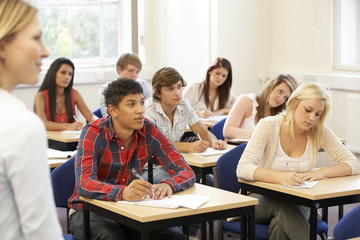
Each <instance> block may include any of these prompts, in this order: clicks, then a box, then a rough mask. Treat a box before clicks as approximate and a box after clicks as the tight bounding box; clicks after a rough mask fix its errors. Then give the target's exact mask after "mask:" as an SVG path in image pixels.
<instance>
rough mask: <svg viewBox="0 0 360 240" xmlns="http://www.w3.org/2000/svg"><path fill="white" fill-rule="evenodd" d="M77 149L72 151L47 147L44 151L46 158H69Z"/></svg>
mask: <svg viewBox="0 0 360 240" xmlns="http://www.w3.org/2000/svg"><path fill="white" fill-rule="evenodd" d="M76 152H77V150H74V151H59V150H55V149H52V148H48V149H47V151H46V154H47V157H48V158H70V157H73V156H75V154H76Z"/></svg>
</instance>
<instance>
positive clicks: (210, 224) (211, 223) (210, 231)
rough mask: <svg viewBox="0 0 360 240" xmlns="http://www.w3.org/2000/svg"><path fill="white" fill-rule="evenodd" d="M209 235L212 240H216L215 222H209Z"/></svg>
mask: <svg viewBox="0 0 360 240" xmlns="http://www.w3.org/2000/svg"><path fill="white" fill-rule="evenodd" d="M209 235H210V240H214V222H213V221H210V222H209Z"/></svg>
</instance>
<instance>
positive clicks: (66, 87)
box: [35, 58, 96, 130]
mask: <svg viewBox="0 0 360 240" xmlns="http://www.w3.org/2000/svg"><path fill="white" fill-rule="evenodd" d="M74 71H75V66H74V64H73V63H72V62H71V61H70V60H69V59H67V58H58V59H56V60H55V61H54V62H53V63H52V64H51V65H50V68H49V70H48V72H47V73H46V76H45V78H44V81H43V83H42V84H41V86H40V88H39V91H38V93H37V94H36V96H35V112H36V114H37V115H39V117H40V118H41V119H42V120H43V122H44V124H45V126H46V129H47V130H80V129H81V128H82V126H83V125H84V123H82V122H79V121H78V120H77V117H76V110H75V106H77V107H78V109H79V110H80V112H81V113H82V115H83V116H84V117H85V119H86V120H87V121H88V122H91V121H93V120H94V119H96V117H95V116H94V115H93V114H92V112H91V111H90V109H89V108H88V107H87V106H86V104H85V102H84V100H83V98H82V97H81V94H80V92H79V91H77V90H76V89H74V88H73V82H74Z"/></svg>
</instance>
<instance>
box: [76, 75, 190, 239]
mask: <svg viewBox="0 0 360 240" xmlns="http://www.w3.org/2000/svg"><path fill="white" fill-rule="evenodd" d="M104 95H105V102H106V105H107V108H108V112H109V116H108V117H107V118H104V119H98V120H96V121H94V122H91V123H90V124H88V125H86V126H85V127H84V129H83V130H82V132H81V136H80V140H79V145H78V151H77V156H76V159H75V177H76V183H75V190H74V193H73V195H72V196H71V197H70V199H69V207H70V208H71V209H70V220H69V224H70V231H71V233H72V235H73V236H74V238H75V239H81V238H82V223H83V219H82V216H83V212H82V202H81V200H80V199H79V196H84V197H87V198H93V199H101V200H109V201H117V200H126V201H134V200H141V199H144V198H146V197H147V196H150V197H153V198H155V199H161V198H164V197H166V196H171V195H172V193H173V192H178V191H181V190H185V189H187V188H189V187H190V186H192V185H193V184H194V182H195V177H194V172H193V171H192V170H191V168H190V167H189V166H188V165H187V163H186V162H185V161H184V159H183V158H182V156H181V155H180V154H179V153H178V152H177V151H176V150H175V149H174V148H173V146H172V145H171V144H170V143H169V141H168V139H167V138H166V137H165V136H164V134H163V133H162V132H160V131H159V129H158V127H157V126H156V125H155V124H154V123H152V122H150V121H148V120H147V119H145V118H144V96H143V90H142V88H141V86H140V84H139V83H137V82H135V81H133V80H131V79H121V80H116V81H113V82H112V83H110V85H109V86H108V87H107V89H106V90H105V92H104ZM151 156H154V157H155V159H156V160H157V162H158V163H159V164H161V165H162V166H163V167H164V168H165V169H166V170H167V172H168V173H169V174H170V175H171V178H169V179H166V180H164V181H162V182H161V183H160V184H156V185H152V184H150V183H149V182H146V181H144V180H140V179H136V176H135V175H134V173H132V169H135V170H136V172H138V173H141V171H142V169H143V167H144V165H145V164H146V163H147V161H148V159H150V157H151ZM90 229H91V239H121V240H122V239H129V240H132V239H136V238H137V237H138V232H137V231H134V230H132V229H129V228H126V227H125V226H120V225H119V224H117V223H116V222H114V221H112V220H110V219H107V218H105V217H102V216H99V215H97V214H95V213H90ZM150 237H151V239H186V236H185V235H184V234H183V233H182V231H181V230H180V228H177V227H176V228H170V229H164V230H161V231H156V232H153V233H151V236H150Z"/></svg>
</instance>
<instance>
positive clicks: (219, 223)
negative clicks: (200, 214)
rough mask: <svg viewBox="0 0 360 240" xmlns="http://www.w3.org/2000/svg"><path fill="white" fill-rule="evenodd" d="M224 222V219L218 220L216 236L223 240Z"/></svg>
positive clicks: (218, 239)
mask: <svg viewBox="0 0 360 240" xmlns="http://www.w3.org/2000/svg"><path fill="white" fill-rule="evenodd" d="M222 223H223V220H216V230H215V231H216V238H215V239H217V240H223V239H224V233H223V229H222Z"/></svg>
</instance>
